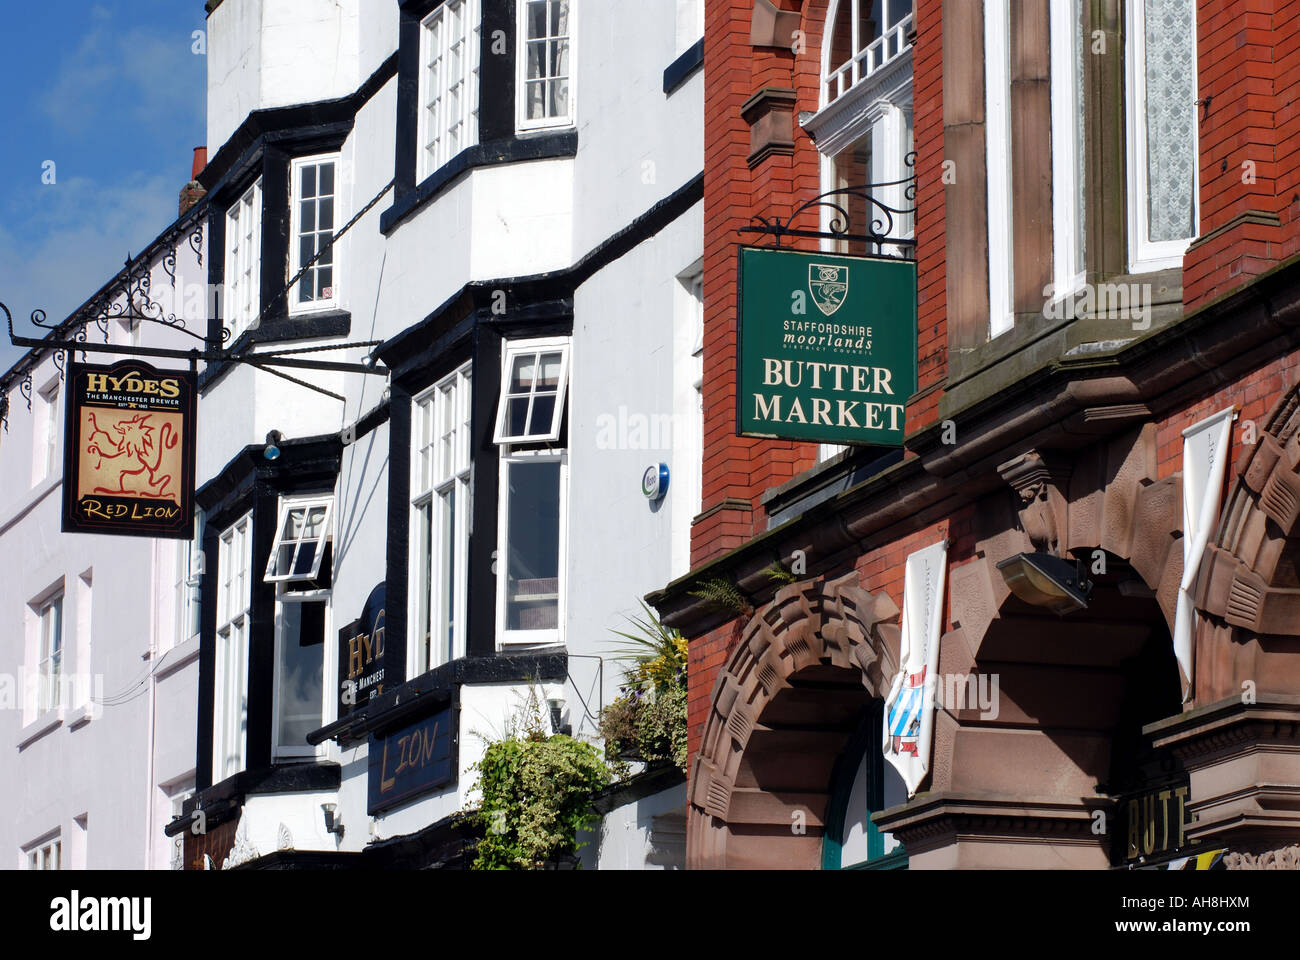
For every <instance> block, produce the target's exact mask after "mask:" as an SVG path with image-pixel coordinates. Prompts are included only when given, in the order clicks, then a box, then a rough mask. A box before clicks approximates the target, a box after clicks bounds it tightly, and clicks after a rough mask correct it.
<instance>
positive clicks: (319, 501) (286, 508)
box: [262, 494, 334, 584]
mask: <svg viewBox="0 0 1300 960" xmlns="http://www.w3.org/2000/svg"><path fill="white" fill-rule="evenodd" d="M318 507H324V508H325V516H324V518H323V519H322V520H321V528H320V535H319V536H317V537H299V538H289V537H287V536H286V527H287V524H288V519H289V514H290V513H292V512H293V511H295V510H302V511H305V512H306V513H308V514H310V512H311V511H312V510H314V509H316V508H318ZM333 522H334V495H333V494H329V495H326V496H312V497H286V498H284V499H282V500H281V501H280V512H279V515H278V517H277V520H276V525H275V540H274V541H273V542H272V544H271V553H270V556H268V557H267V558H266V571H265V572H264V574H263V576H262V579H263V581H264V582H265V583H281V584H285V583H304V582H305V583H310V582H312V581H315V580H317V579H319V578H320V568H321V562H322V561H323V559H324V557H325V549H326V547H327V546H328V545H329V544H330V543H332V542H333V540H334V536H333V528H332V527H331V524H332V523H333ZM290 543H292V544H293V547H294V551H293V560H292V561H291V562H290V564H289V571H288V572H287V573H283V572H281V573H275V572H273V571H274V570H275V569H276V561H277V560H278V559H279V557H280V548H281V547H285V546H288V545H289V544H290ZM308 543H314V544H315V547H316V553H315V555H314V556H313V557H312V565H311V569H310V570H309V571H307V572H306V573H297V574H296V573H294V572H293V568H294V567H295V566H297V564H298V552H299V551H300V550H301V549H302V547H303V545H304V544H308Z"/></svg>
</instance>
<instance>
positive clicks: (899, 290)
mask: <svg viewBox="0 0 1300 960" xmlns="http://www.w3.org/2000/svg"><path fill="white" fill-rule="evenodd" d="M738 290H739V302H738V304H737V311H736V313H737V318H738V327H739V336H738V341H739V343H738V346H737V349H738V351H739V365H738V366H739V369H738V376H739V383H738V385H737V390H736V407H737V409H736V427H737V430H736V432H737V433H739V434H740V435H742V436H747V437H780V438H785V439H790V440H812V441H818V442H822V443H845V444H863V445H871V446H894V447H897V446H902V443H903V421H904V412H905V407H906V404H907V401H908V398H909V397H911V396H912V394H913V393H915V392H916V263H915V262H914V261H911V260H895V259H891V258H883V257H882V258H867V257H844V256H836V255H833V254H824V253H804V252H802V251H795V250H772V249H761V248H757V247H741V248H740V262H739V276H738Z"/></svg>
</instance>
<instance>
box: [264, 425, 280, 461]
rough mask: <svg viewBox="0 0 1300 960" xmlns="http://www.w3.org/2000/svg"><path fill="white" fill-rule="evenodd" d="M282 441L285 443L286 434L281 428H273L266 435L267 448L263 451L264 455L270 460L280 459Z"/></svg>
mask: <svg viewBox="0 0 1300 960" xmlns="http://www.w3.org/2000/svg"><path fill="white" fill-rule="evenodd" d="M282 443H284V434H282V433H281V432H280V431H279V430H272V431H271V432H270V433H268V434H267V435H266V448H265V449H264V450H263V451H262V456H264V457H266V459H268V460H279V459H280V444H282Z"/></svg>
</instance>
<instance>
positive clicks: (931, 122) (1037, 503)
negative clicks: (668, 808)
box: [651, 0, 1300, 868]
mask: <svg viewBox="0 0 1300 960" xmlns="http://www.w3.org/2000/svg"><path fill="white" fill-rule="evenodd" d="M705 42H706V52H705V85H706V128H707V129H706V150H707V155H706V164H705V169H706V173H705V185H704V190H705V248H704V249H705V266H704V296H705V347H704V364H705V366H704V381H703V390H704V401H705V445H704V477H703V483H704V486H703V491H704V503H703V507H704V510H703V512H702V513H701V514H700V516H699V517H698V518H697V519H696V521H695V524H694V530H693V541H692V542H693V547H692V562H693V567H694V569H693V570H692V573H691V574H690V576H688V577H686V578H683V579H682V580H680V581H677V582H674V583H672V584H669V585H667V587H666V588H665V589H664V590H663V591H661V592H660V593H658V594H656V595H655V596H654V597H652V598H651V599H652V600H653V602H654V603H655V605H656V606H657V607H658V609H659V610H660V612H661V613H662V615H663V616H664V619H665V621H666V622H667V623H669V624H672V625H675V626H678V627H680V628H681V629H682V631H683V632H684V633H685V634H686V635H687V636H688V637H690V638H691V641H692V643H691V678H690V690H691V698H690V714H689V722H690V743H691V754H692V767H691V782H690V785H689V793H688V797H689V804H690V808H689V827H688V861H689V863H690V864H691V865H693V866H695V867H817V866H828V867H834V866H868V867H881V868H883V867H898V866H902V865H904V864H907V865H910V866H912V867H913V868H917V867H1018V866H1025V867H1050V866H1062V867H1086V868H1100V867H1106V866H1108V865H1113V866H1124V865H1129V866H1138V865H1159V864H1165V863H1168V862H1173V863H1174V864H1175V865H1182V864H1183V863H1184V862H1185V861H1186V859H1187V858H1188V857H1192V858H1193V859H1192V860H1191V861H1190V862H1191V863H1195V862H1197V860H1196V857H1197V856H1198V855H1200V854H1209V853H1212V852H1214V851H1225V852H1224V853H1222V854H1216V855H1215V856H1214V857H1209V856H1206V857H1201V858H1200V862H1201V864H1202V865H1204V864H1206V863H1208V862H1210V861H1211V860H1213V861H1214V862H1215V863H1219V864H1221V865H1224V866H1227V867H1229V868H1250V867H1272V866H1286V865H1292V864H1293V863H1294V862H1295V858H1296V853H1297V849H1298V847H1297V845H1298V844H1300V814H1297V813H1296V809H1295V808H1296V805H1295V803H1294V802H1293V799H1294V796H1295V795H1296V793H1297V791H1300V759H1297V755H1296V754H1295V752H1294V750H1293V748H1292V746H1291V745H1292V744H1293V743H1294V740H1295V731H1296V729H1297V726H1298V725H1300V389H1298V388H1297V380H1300V377H1298V376H1297V369H1298V365H1300V265H1297V263H1296V254H1297V243H1298V241H1300V223H1298V222H1297V218H1300V111H1298V109H1297V104H1296V101H1297V96H1300V84H1296V83H1295V82H1294V81H1293V80H1292V78H1294V77H1296V76H1300V69H1298V68H1300V0H1224V2H1215V3H1207V2H1203V0H1202V2H1196V0H1087V2H1085V0H914V2H912V0H779V2H776V3H774V2H772V0H716V2H715V0H709V2H708V4H707V12H706V40H705ZM912 151H915V164H914V167H913V166H912V165H911V163H910V159H911V158H910V157H909V153H911V152H912ZM913 170H914V173H915V182H914V190H913V191H911V192H909V193H908V194H906V195H904V193H903V188H902V186H901V185H898V183H897V182H898V181H900V180H903V179H905V178H907V177H908V176H910V175H911V173H912V171H913ZM868 183H871V184H881V183H887V184H895V185H894V186H887V187H884V188H878V189H876V190H874V191H871V193H872V195H873V196H874V197H875V198H876V199H881V198H883V199H884V201H885V206H886V207H888V208H894V209H897V208H898V207H900V206H903V207H906V206H908V205H909V204H908V203H900V201H901V200H902V199H903V198H904V196H906V199H907V200H909V201H910V199H911V197H912V195H914V204H915V210H914V213H907V214H904V215H901V216H897V217H895V218H894V219H893V221H892V222H887V223H883V224H878V226H879V227H880V228H881V229H882V230H883V231H884V232H888V233H890V235H891V236H892V237H894V238H897V239H900V240H904V241H907V240H914V242H915V243H914V248H910V249H911V250H912V251H914V252H912V253H910V254H909V255H914V257H915V260H916V265H917V277H918V280H917V314H916V324H917V343H918V356H917V379H918V387H919V389H918V391H917V392H916V393H915V395H913V396H912V397H911V398H910V400H909V401H908V405H907V426H906V439H905V443H904V447H903V450H902V451H901V453H900V452H898V451H888V450H883V449H881V448H867V447H848V448H845V449H843V450H838V451H836V450H832V449H826V448H821V449H819V447H818V446H817V445H816V444H812V443H804V442H797V441H783V440H769V439H752V438H745V437H740V436H738V435H737V429H736V411H737V403H736V391H737V374H738V370H737V306H736V305H737V268H736V259H737V244H738V243H741V242H746V243H762V244H770V243H771V242H772V240H773V238H772V237H770V236H764V235H761V234H749V235H744V236H742V235H741V234H739V233H738V232H737V231H738V230H740V229H741V228H744V227H747V226H750V225H752V224H753V223H755V222H757V218H767V220H768V221H769V222H770V220H771V218H772V217H786V216H789V215H790V214H791V212H792V211H794V210H796V209H797V208H799V207H800V205H801V204H803V203H804V202H805V201H808V200H810V199H811V198H813V197H815V196H817V195H819V194H821V193H823V192H824V191H829V190H835V189H837V188H848V187H853V186H856V185H861V184H868ZM844 197H850V198H852V199H849V200H845V199H844ZM863 197H865V194H864V195H863V196H862V197H859V196H856V195H854V194H851V193H850V194H844V195H840V196H839V198H838V199H840V201H841V207H842V209H841V210H840V211H838V212H837V211H836V210H833V209H828V208H825V207H822V208H811V209H810V210H808V211H807V212H806V213H805V214H804V215H803V216H804V218H805V222H804V223H802V224H800V223H796V224H794V225H793V226H794V227H796V228H797V227H799V226H804V227H811V230H810V231H809V232H818V231H820V232H822V233H836V232H844V225H843V224H842V223H840V222H838V221H837V217H838V216H839V214H844V215H846V217H847V218H848V219H850V220H854V219H856V221H857V223H856V224H853V225H851V226H850V229H849V230H848V231H847V232H848V233H854V232H855V231H857V232H858V234H859V235H860V234H861V232H862V229H863V227H862V224H863V223H864V222H869V221H870V220H871V219H872V218H873V215H876V214H877V213H878V210H879V208H878V207H876V206H874V205H873V204H872V203H871V202H870V201H867V200H865V199H864V198H863ZM868 211H870V212H871V213H870V214H868ZM819 216H820V217H821V220H820V222H818V217H819ZM784 242H785V244H786V245H787V246H794V247H797V248H800V249H804V250H812V251H817V250H820V251H823V252H835V253H847V254H868V253H874V252H877V251H875V250H872V249H868V248H867V246H866V245H864V244H863V243H862V242H860V241H850V240H844V239H818V238H814V237H794V238H788V237H787V238H785V241H784ZM899 249H902V250H904V251H907V250H909V247H908V246H906V245H904V246H902V247H900V248H899ZM879 252H886V251H884V250H881V251H879ZM1234 412H1235V418H1234V417H1233V413H1234ZM1216 415H1218V416H1219V420H1217V421H1216V423H1218V424H1226V423H1228V422H1229V421H1231V426H1230V428H1228V427H1226V426H1225V427H1224V429H1225V430H1227V429H1230V434H1229V435H1230V437H1231V445H1230V448H1229V449H1230V456H1229V459H1228V462H1227V468H1226V474H1225V475H1224V477H1223V481H1222V488H1221V490H1222V492H1221V493H1220V495H1219V496H1218V497H1217V498H1216V497H1214V493H1215V486H1214V484H1213V482H1212V480H1213V476H1214V475H1215V472H1216V471H1215V469H1214V468H1213V467H1211V466H1210V465H1211V464H1214V465H1216V466H1218V468H1219V469H1221V465H1222V463H1223V458H1222V456H1221V455H1220V452H1219V451H1218V450H1214V449H1213V446H1212V444H1213V441H1212V440H1207V439H1206V438H1207V437H1208V436H1209V434H1208V433H1207V432H1206V431H1207V430H1209V428H1208V427H1206V428H1205V429H1204V430H1201V431H1200V432H1194V434H1193V436H1191V437H1186V436H1185V435H1184V431H1185V430H1187V428H1189V427H1191V426H1193V425H1196V424H1202V422H1203V421H1205V420H1206V418H1209V417H1214V416H1216ZM1216 429H1217V427H1216ZM1218 435H1221V434H1218ZM1197 438H1199V439H1197ZM1194 443H1202V444H1203V447H1197V448H1196V449H1198V450H1200V449H1204V450H1208V451H1211V452H1209V453H1207V454H1206V455H1205V456H1206V457H1208V459H1206V460H1205V463H1201V462H1200V461H1199V460H1198V461H1197V463H1196V464H1194V465H1190V466H1189V465H1185V464H1184V455H1185V450H1187V449H1192V446H1191V445H1192V444H1194ZM1205 443H1209V444H1211V445H1210V446H1204V444H1205ZM1189 456H1190V455H1189ZM1196 456H1197V457H1201V454H1197V455H1196ZM1188 470H1191V471H1192V474H1195V476H1194V477H1192V475H1191V474H1189V473H1188ZM1207 471H1208V474H1209V475H1210V480H1211V482H1210V483H1209V486H1208V488H1207V486H1206V479H1205V475H1206V474H1207ZM1189 477H1191V479H1189ZM1185 487H1186V490H1185V489H1184V488H1185ZM1207 490H1208V492H1205V491H1207ZM1207 500H1213V503H1212V504H1211V505H1210V507H1208V508H1205V511H1204V512H1203V513H1199V512H1198V511H1201V510H1202V506H1203V503H1204V502H1205V501H1207ZM1189 517H1190V518H1191V519H1190V520H1189V519H1188V518H1189ZM1197 517H1201V519H1200V520H1197ZM1207 519H1208V526H1206V522H1207ZM1197 530H1205V531H1207V532H1206V533H1205V534H1204V536H1203V537H1202V538H1200V539H1198V538H1197V537H1196V536H1195V535H1194V534H1195V532H1196V531H1197ZM1202 540H1203V541H1204V543H1203V546H1202ZM944 541H946V543H947V551H946V590H945V591H944V594H943V599H942V602H943V606H942V610H943V617H942V625H941V627H940V628H939V630H938V638H939V639H938V651H939V652H938V678H937V680H938V681H939V683H940V688H941V689H942V685H943V684H944V683H946V684H947V685H948V690H949V691H950V692H951V690H952V689H954V687H961V686H962V685H963V684H967V683H969V686H968V687H967V688H966V689H969V690H970V691H972V698H968V699H967V700H966V701H965V702H961V701H960V699H958V702H955V703H954V702H952V700H953V698H952V697H951V695H949V696H948V697H946V698H942V697H941V698H939V699H940V700H941V702H939V703H938V705H937V706H936V707H935V708H934V714H933V717H934V719H933V735H932V743H930V744H928V745H927V746H928V750H929V756H928V758H927V759H928V768H927V770H926V773H925V778H924V780H923V781H922V782H921V783H920V784H919V788H918V789H917V790H916V791H915V792H913V793H912V795H911V796H909V795H908V791H907V789H906V788H905V787H904V786H903V784H902V782H901V781H900V780H899V779H898V777H897V775H896V774H894V773H893V770H892V768H891V767H890V765H889V764H888V763H882V761H881V740H880V736H881V731H880V723H881V722H882V721H881V715H882V712H883V708H884V700H885V699H886V698H887V697H888V696H889V691H890V689H891V684H892V683H893V681H894V680H895V677H896V675H897V674H898V673H899V670H900V634H901V629H900V628H901V622H900V621H901V619H902V616H901V614H900V611H901V610H902V609H903V608H904V607H905V605H906V602H905V598H904V595H903V594H904V568H905V563H906V560H907V558H908V556H909V555H911V554H912V553H913V552H914V551H917V550H919V549H920V548H923V547H926V546H929V545H932V544H935V543H941V542H944ZM1030 555H1032V556H1036V557H1049V558H1056V560H1058V561H1063V563H1064V564H1065V566H1067V567H1071V568H1073V569H1075V570H1077V571H1079V572H1080V574H1083V575H1086V576H1087V577H1088V578H1089V579H1090V580H1091V592H1090V595H1089V596H1088V598H1087V601H1086V607H1084V608H1078V609H1074V610H1072V611H1071V612H1068V613H1064V614H1057V613H1054V612H1052V610H1051V609H1048V608H1047V607H1046V606H1044V605H1043V604H1044V603H1045V602H1046V601H1045V600H1044V599H1043V598H1041V597H1039V598H1038V599H1037V600H1036V599H1035V597H1034V595H1032V594H1030V595H1028V599H1026V594H1024V593H1019V592H1013V590H1012V586H1013V580H1014V577H1013V575H1012V572H1011V571H1014V570H1015V569H1017V563H1018V562H1019V561H1017V559H1016V558H1023V557H1025V556H1030ZM999 564H1002V566H1001V567H999ZM774 565H779V566H780V568H781V569H782V570H783V571H784V572H776V573H774V570H775V569H776V568H775V567H774ZM1062 569H1064V567H1062ZM1185 569H1186V570H1189V571H1192V572H1191V573H1189V574H1188V575H1187V576H1186V577H1184V570H1185ZM1180 592H1181V595H1182V601H1181V602H1182V603H1183V604H1184V605H1185V607H1186V609H1185V610H1184V613H1183V615H1181V617H1180V614H1179V612H1178V608H1179V604H1180ZM1193 611H1194V613H1193ZM1175 635H1179V636H1182V637H1184V638H1185V639H1184V640H1183V641H1181V642H1182V643H1183V647H1184V650H1185V652H1184V653H1182V654H1181V655H1176V649H1175V648H1176V644H1175ZM980 684H985V686H984V687H981V686H980ZM980 690H989V691H990V692H991V693H992V695H993V696H992V698H991V706H990V705H985V704H983V703H981V702H979V701H978V698H977V697H976V696H975V692H976V691H980ZM972 699H974V700H975V702H972ZM943 700H946V701H948V702H942V701H943Z"/></svg>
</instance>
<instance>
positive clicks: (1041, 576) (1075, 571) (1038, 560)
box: [998, 553, 1092, 616]
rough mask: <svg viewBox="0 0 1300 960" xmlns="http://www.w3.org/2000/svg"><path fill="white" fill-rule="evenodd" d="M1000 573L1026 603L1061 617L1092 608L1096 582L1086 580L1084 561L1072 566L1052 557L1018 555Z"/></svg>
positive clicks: (999, 565) (1048, 554)
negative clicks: (1092, 596) (1089, 598)
mask: <svg viewBox="0 0 1300 960" xmlns="http://www.w3.org/2000/svg"><path fill="white" fill-rule="evenodd" d="M998 570H999V571H1001V573H1002V579H1003V580H1005V581H1006V582H1007V586H1008V587H1010V588H1011V592H1012V593H1014V594H1015V595H1016V596H1017V597H1019V598H1020V599H1021V600H1023V601H1025V603H1028V604H1031V605H1033V606H1035V607H1046V608H1047V609H1049V610H1051V611H1052V612H1053V613H1055V614H1057V615H1058V616H1065V614H1067V613H1072V612H1074V611H1075V610H1086V609H1087V608H1088V597H1089V595H1090V594H1091V593H1092V581H1091V580H1088V579H1086V578H1085V577H1084V575H1083V564H1082V562H1081V561H1078V560H1076V561H1074V562H1073V563H1071V562H1070V561H1069V560H1062V559H1061V558H1060V557H1058V556H1055V555H1054V554H1051V553H1018V554H1016V555H1015V556H1014V557H1009V558H1007V559H1006V560H1003V561H1002V562H1001V563H999V564H998Z"/></svg>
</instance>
